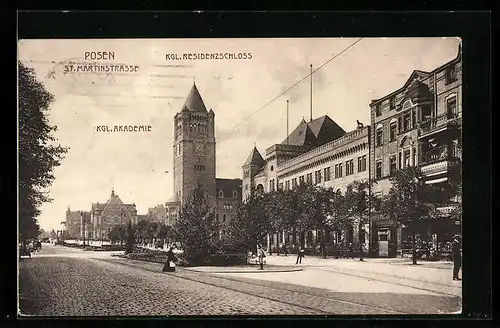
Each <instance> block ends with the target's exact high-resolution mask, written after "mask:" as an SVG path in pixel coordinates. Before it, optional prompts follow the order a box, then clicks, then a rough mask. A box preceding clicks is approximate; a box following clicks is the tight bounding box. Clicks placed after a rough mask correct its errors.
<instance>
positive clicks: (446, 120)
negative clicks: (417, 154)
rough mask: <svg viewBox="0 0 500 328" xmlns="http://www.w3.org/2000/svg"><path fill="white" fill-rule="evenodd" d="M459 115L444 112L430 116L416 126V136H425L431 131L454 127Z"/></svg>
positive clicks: (435, 131)
mask: <svg viewBox="0 0 500 328" xmlns="http://www.w3.org/2000/svg"><path fill="white" fill-rule="evenodd" d="M459 119H460V118H459V116H458V114H456V113H445V114H441V115H439V116H436V117H432V118H430V119H428V120H426V121H424V122H422V123H420V125H419V128H418V137H419V139H420V138H423V137H427V136H429V135H431V134H433V133H437V132H441V131H444V130H446V129H448V128H452V127H456V126H457V125H458V124H459Z"/></svg>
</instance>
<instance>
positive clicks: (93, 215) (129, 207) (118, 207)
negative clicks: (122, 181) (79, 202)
mask: <svg viewBox="0 0 500 328" xmlns="http://www.w3.org/2000/svg"><path fill="white" fill-rule="evenodd" d="M137 221H138V216H137V209H136V206H135V204H134V203H132V204H126V203H123V202H122V200H121V199H120V197H118V195H117V194H115V191H114V190H112V191H111V195H110V197H109V199H108V201H107V202H105V203H99V202H97V203H93V204H92V208H91V211H90V220H89V228H88V229H85V230H86V238H89V239H96V240H102V239H109V232H110V230H111V229H112V228H113V227H114V226H116V225H119V224H121V225H124V224H128V222H132V224H136V223H137Z"/></svg>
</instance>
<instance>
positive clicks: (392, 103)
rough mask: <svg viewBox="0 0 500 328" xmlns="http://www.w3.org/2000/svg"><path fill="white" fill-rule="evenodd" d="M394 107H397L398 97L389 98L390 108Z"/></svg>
mask: <svg viewBox="0 0 500 328" xmlns="http://www.w3.org/2000/svg"><path fill="white" fill-rule="evenodd" d="M394 109H396V97H391V99H389V110H394Z"/></svg>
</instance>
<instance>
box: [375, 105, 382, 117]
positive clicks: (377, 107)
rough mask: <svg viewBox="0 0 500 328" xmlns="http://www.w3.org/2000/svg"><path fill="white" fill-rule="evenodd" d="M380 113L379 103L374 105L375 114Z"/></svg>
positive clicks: (378, 114)
mask: <svg viewBox="0 0 500 328" xmlns="http://www.w3.org/2000/svg"><path fill="white" fill-rule="evenodd" d="M380 115H382V110H381V109H380V104H377V105H375V116H377V117H378V116H380Z"/></svg>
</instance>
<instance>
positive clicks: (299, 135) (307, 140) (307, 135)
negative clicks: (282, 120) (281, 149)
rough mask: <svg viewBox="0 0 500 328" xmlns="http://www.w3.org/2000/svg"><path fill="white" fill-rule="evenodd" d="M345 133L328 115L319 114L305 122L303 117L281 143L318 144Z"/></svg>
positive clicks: (296, 144)
mask: <svg viewBox="0 0 500 328" xmlns="http://www.w3.org/2000/svg"><path fill="white" fill-rule="evenodd" d="M344 134H345V131H344V129H342V128H341V127H340V126H339V125H338V124H337V123H335V122H334V121H333V120H332V119H331V118H330V117H329V116H328V115H324V116H321V117H319V118H317V119H314V120H313V121H310V122H306V121H305V120H304V119H302V121H301V122H300V124H299V125H298V126H297V127H296V128H295V130H293V131H292V133H290V135H289V136H288V140H287V139H285V140H284V141H283V142H282V144H284V145H285V144H286V143H287V141H288V144H289V145H295V146H306V145H308V146H320V145H322V144H324V143H326V142H328V141H331V140H334V139H337V138H340V137H341V136H343V135H344Z"/></svg>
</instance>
